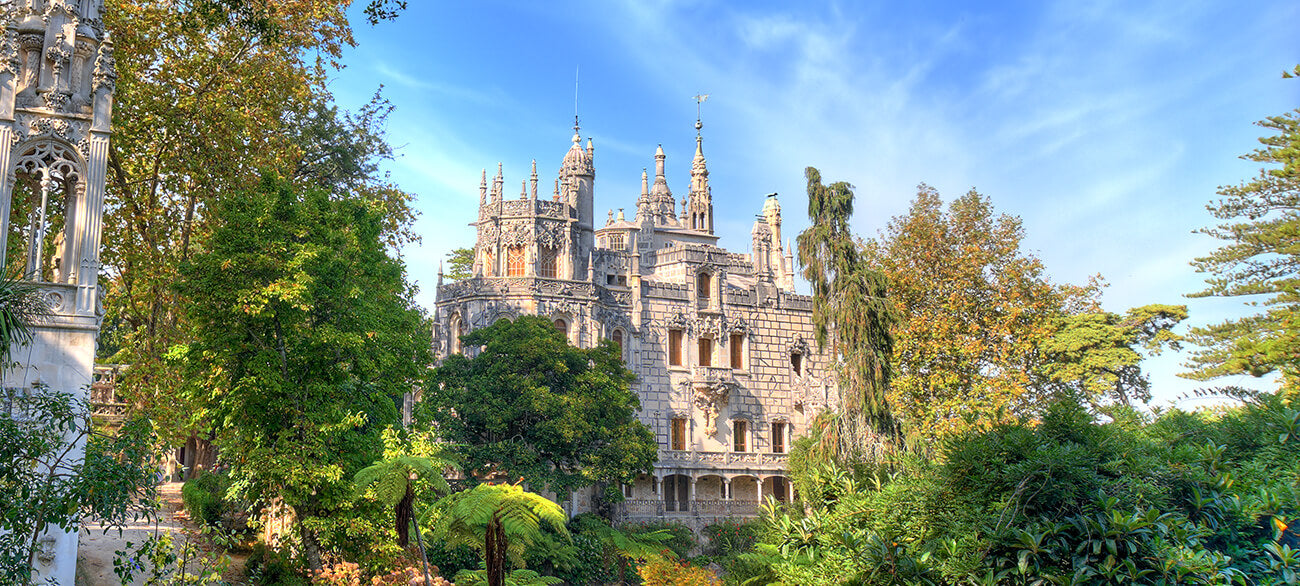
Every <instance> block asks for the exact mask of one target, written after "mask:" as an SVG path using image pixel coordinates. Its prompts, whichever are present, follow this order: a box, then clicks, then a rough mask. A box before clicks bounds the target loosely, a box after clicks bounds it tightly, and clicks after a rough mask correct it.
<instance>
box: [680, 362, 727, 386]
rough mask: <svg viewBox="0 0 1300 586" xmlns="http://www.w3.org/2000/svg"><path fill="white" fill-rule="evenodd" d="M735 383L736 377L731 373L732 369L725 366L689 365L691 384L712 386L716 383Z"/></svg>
mask: <svg viewBox="0 0 1300 586" xmlns="http://www.w3.org/2000/svg"><path fill="white" fill-rule="evenodd" d="M734 384H736V378H735V376H734V375H732V370H731V368H729V367H726V366H692V367H691V386H693V387H696V388H699V387H714V386H716V385H726V386H728V387H730V386H731V385H734Z"/></svg>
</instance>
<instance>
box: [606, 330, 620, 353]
mask: <svg viewBox="0 0 1300 586" xmlns="http://www.w3.org/2000/svg"><path fill="white" fill-rule="evenodd" d="M609 339H610V340H611V341H612V342H614V344H615V345H617V346H618V352H619V353H620V354H622V353H623V330H614V333H613V334H611V335H610V336H609Z"/></svg>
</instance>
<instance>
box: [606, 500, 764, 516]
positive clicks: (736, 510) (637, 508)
mask: <svg viewBox="0 0 1300 586" xmlns="http://www.w3.org/2000/svg"><path fill="white" fill-rule="evenodd" d="M619 507H620V509H621V512H622V514H623V516H624V517H627V518H630V519H635V518H645V517H660V516H667V515H695V516H698V517H757V516H758V513H759V502H758V501H750V500H719V499H695V500H693V501H665V500H663V499H628V500H625V501H623V502H622V503H619Z"/></svg>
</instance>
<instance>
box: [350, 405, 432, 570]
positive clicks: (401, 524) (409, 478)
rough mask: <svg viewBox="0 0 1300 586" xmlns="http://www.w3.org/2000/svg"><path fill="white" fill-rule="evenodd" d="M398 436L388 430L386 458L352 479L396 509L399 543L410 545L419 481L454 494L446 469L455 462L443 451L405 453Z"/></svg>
mask: <svg viewBox="0 0 1300 586" xmlns="http://www.w3.org/2000/svg"><path fill="white" fill-rule="evenodd" d="M396 435H397V434H396V432H394V431H393V430H391V429H390V430H387V431H386V432H385V435H384V443H385V449H384V458H383V459H382V460H379V461H378V462H375V463H374V464H371V465H369V466H367V467H365V468H362V469H361V470H360V471H359V472H357V473H356V476H354V477H353V480H352V482H353V486H354V487H355V488H356V489H357V491H358V492H364V491H366V490H373V492H374V496H375V498H376V499H378V500H379V502H381V503H383V504H384V505H386V506H389V507H392V508H393V516H394V518H395V519H394V520H395V523H394V527H395V528H396V529H397V545H400V546H402V547H406V546H407V545H408V544H409V543H410V529H411V521H412V520H413V519H414V518H415V491H416V481H417V480H420V481H423V482H424V483H425V484H427V485H429V488H432V489H433V490H435V491H438V492H441V493H444V494H446V493H450V492H451V487H450V486H449V485H448V484H447V479H446V478H445V477H444V476H443V471H444V470H446V469H447V468H448V467H450V466H451V465H452V462H451V460H450V459H448V458H444V457H441V455H439V454H434V455H418V454H410V453H405V452H406V450H402V449H401V443H400V441H398V440H397V437H396Z"/></svg>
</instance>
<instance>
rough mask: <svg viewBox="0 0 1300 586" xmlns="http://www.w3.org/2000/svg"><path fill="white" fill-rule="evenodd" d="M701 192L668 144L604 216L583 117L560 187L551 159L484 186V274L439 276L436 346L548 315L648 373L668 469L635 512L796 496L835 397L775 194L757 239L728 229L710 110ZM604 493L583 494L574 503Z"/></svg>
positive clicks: (679, 515) (645, 408)
mask: <svg viewBox="0 0 1300 586" xmlns="http://www.w3.org/2000/svg"><path fill="white" fill-rule="evenodd" d="M696 128H697V136H696V150H695V157H694V160H693V161H692V166H691V178H690V187H689V192H688V195H687V197H686V198H684V199H683V200H682V201H681V206H680V212H679V211H678V210H679V208H678V205H677V202H676V200H675V199H674V197H673V195H672V191H671V190H670V189H669V187H668V181H667V177H666V174H665V160H666V156H665V155H664V152H663V149H662V147H661V148H659V149H658V150H657V152H656V153H655V155H654V161H655V174H654V178H653V182H652V181H651V178H650V175H649V174H648V173H645V172H643V173H642V180H641V185H642V187H641V195H640V197H639V198H638V200H637V202H636V216H635V218H633V219H632V220H628V219H627V218H626V217H625V216H624V213H623V212H622V211H621V210H620V211H619V213H618V215H617V216H615V215H614V213H613V211H612V210H611V211H610V212H609V213H608V214H607V217H606V219H605V221H604V225H603V226H601V227H599V228H595V227H594V224H595V221H594V219H593V218H592V213H593V209H594V190H595V165H594V158H595V150H594V147H593V145H592V142H591V140H590V139H588V140H587V144H586V147H585V148H584V147H583V146H582V144H581V140H580V137H579V134H578V130H579V129H578V126H577V124H576V121H575V125H574V135H573V144H572V146H571V147H570V148H569V151H568V152H567V153H566V154H565V156H564V159H563V163H562V164H561V167H560V171H559V173H558V177H557V179H556V181H555V189H554V191H553V193H552V194H551V197H550V198H542V199H539V198H538V195H537V185H538V176H537V163H536V161H534V162H533V165H532V173H531V176H530V177H529V179H528V180H526V181H524V182H523V185H522V186H521V192H520V194H519V196H518V197H511V198H507V197H506V196H505V195H504V193H503V185H504V183H505V180H504V178H503V176H502V171H501V168H500V167H499V166H498V170H497V174H496V176H495V177H494V178H492V180H491V182H490V183H489V180H488V177H487V173H486V171H485V172H484V175H483V180H482V182H481V184H480V186H479V213H478V217H477V219H476V221H475V222H474V224H473V225H474V226H475V228H476V230H477V239H476V242H475V245H474V253H475V256H474V265H473V276H472V277H470V278H468V279H466V280H463V281H458V282H453V283H446V284H444V283H443V282H442V279H441V277H440V278H439V284H438V296H437V308H436V312H435V326H434V332H433V338H434V346H435V349H436V351H437V353H438V355H439V356H440V357H441V356H446V355H448V354H452V353H457V352H460V351H461V350H462V349H461V348H460V343H459V339H458V336H460V335H462V334H465V333H467V332H469V331H471V330H473V329H475V328H480V327H484V326H487V325H490V324H492V323H494V322H496V321H497V320H500V319H511V318H514V317H517V316H520V315H541V316H545V317H548V318H550V319H552V320H554V321H555V324H556V327H557V328H559V329H561V330H562V331H564V332H565V333H566V334H567V335H568V337H569V341H570V342H571V343H573V344H575V345H578V346H581V347H591V346H594V345H595V344H597V343H598V341H599V340H600V339H610V340H613V341H614V342H615V343H617V344H619V345H620V346H621V347H622V349H623V356H624V359H625V361H626V362H627V365H628V367H629V368H630V369H631V370H632V371H634V372H635V373H636V374H637V381H636V383H634V390H635V391H636V392H637V394H638V396H639V397H640V400H641V412H640V418H641V420H642V421H643V422H644V423H645V424H646V425H647V426H649V427H650V429H652V430H653V431H654V432H655V434H656V437H657V438H658V441H659V462H658V463H657V464H656V465H655V468H654V471H653V474H650V475H644V476H642V477H640V478H638V479H637V480H636V482H635V483H634V484H633V485H631V486H625V487H624V494H625V496H626V497H627V501H626V502H625V503H624V504H623V505H622V507H621V512H622V514H623V515H624V517H625V518H627V519H630V520H646V519H650V518H673V519H677V520H682V521H685V522H687V523H688V524H690V525H693V526H696V527H699V526H702V525H703V524H706V523H708V522H711V521H713V520H714V519H717V518H722V517H733V516H752V515H755V514H757V511H758V504H759V502H760V501H761V500H762V499H763V497H764V496H765V495H772V496H774V497H775V498H777V499H779V500H787V499H789V498H791V497H792V490H793V489H792V488H791V485H790V482H789V480H788V479H787V477H786V457H787V456H786V452H787V451H788V450H789V447H790V442H791V441H792V440H793V439H794V438H796V437H798V436H799V435H801V434H803V433H804V432H805V431H806V430H807V426H808V425H809V423H810V422H811V421H812V420H813V418H814V417H816V415H817V414H818V413H820V412H821V411H822V410H824V409H826V408H828V407H832V406H833V405H832V403H833V401H834V400H835V397H836V391H835V389H834V388H833V387H832V386H830V383H829V377H828V376H827V373H826V369H827V366H828V362H827V357H826V356H825V355H824V354H822V353H820V352H819V351H818V349H817V346H816V344H815V342H813V334H812V299H811V298H809V297H807V296H803V295H799V294H797V293H795V291H794V275H793V268H792V265H793V258H792V256H791V254H790V253H789V251H788V250H787V249H786V246H783V244H782V240H781V236H782V235H781V208H780V204H779V203H778V202H777V198H776V195H775V194H772V195H769V196H767V198H766V201H765V202H764V204H763V206H762V214H761V215H760V216H759V218H758V220H757V221H756V222H755V223H754V228H753V231H752V242H751V247H750V253H749V254H738V253H733V252H728V251H727V250H726V249H723V248H721V247H719V246H718V243H717V240H718V237H717V236H715V235H714V233H713V198H712V193H711V190H710V187H709V172H708V168H707V165H706V162H705V159H704V154H703V141H702V140H701V138H700V136H699V135H698V129H699V124H698V123H697V125H696ZM589 506H590V502H589V499H587V498H586V495H575V496H574V498H573V499H572V501H571V502H569V503H568V504H567V507H568V509H569V511H570V512H571V513H577V512H582V511H584V510H587V509H588V508H589Z"/></svg>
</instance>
